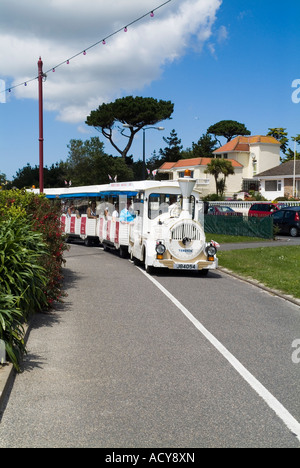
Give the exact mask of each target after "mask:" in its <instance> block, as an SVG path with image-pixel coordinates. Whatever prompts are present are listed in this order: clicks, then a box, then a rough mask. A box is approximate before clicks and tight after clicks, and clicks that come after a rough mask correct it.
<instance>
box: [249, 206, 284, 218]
mask: <svg viewBox="0 0 300 468" xmlns="http://www.w3.org/2000/svg"><path fill="white" fill-rule="evenodd" d="M279 209H280V208H279V206H278V204H277V203H271V202H270V203H268V202H259V203H254V204H253V205H251V207H250V210H249V212H248V216H256V217H258V218H263V217H265V216H270V215H271V214H272V213H274V212H275V211H278V210H279Z"/></svg>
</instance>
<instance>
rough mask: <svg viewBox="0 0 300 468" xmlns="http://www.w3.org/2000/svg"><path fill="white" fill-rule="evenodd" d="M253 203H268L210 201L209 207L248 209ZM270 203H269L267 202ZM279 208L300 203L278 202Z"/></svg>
mask: <svg viewBox="0 0 300 468" xmlns="http://www.w3.org/2000/svg"><path fill="white" fill-rule="evenodd" d="M254 203H268V202H263V201H262V202H261V201H255V200H254V201H243V200H230V201H210V202H209V204H210V205H220V206H230V207H231V208H243V209H248V210H249V208H250V206H251V205H253V204H254ZM269 203H271V202H269ZM278 204H279V205H281V206H300V201H280V202H278Z"/></svg>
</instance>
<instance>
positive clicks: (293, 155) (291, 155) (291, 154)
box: [282, 134, 300, 162]
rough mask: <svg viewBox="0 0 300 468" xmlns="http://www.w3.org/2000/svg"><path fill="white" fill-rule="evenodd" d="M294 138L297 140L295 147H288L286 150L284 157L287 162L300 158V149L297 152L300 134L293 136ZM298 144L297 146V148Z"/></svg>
mask: <svg viewBox="0 0 300 468" xmlns="http://www.w3.org/2000/svg"><path fill="white" fill-rule="evenodd" d="M292 140H293V141H294V142H296V145H294V148H293V149H291V148H288V149H287V150H286V152H285V158H283V159H282V161H283V162H287V161H290V160H293V159H300V153H298V151H296V152H295V149H296V148H297V144H299V143H300V135H299V134H298V135H297V136H295V137H292ZM295 146H296V148H295Z"/></svg>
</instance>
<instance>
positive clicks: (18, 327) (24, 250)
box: [0, 190, 66, 368]
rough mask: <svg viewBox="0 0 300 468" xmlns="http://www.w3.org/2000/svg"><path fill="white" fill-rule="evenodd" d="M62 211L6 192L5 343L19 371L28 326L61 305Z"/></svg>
mask: <svg viewBox="0 0 300 468" xmlns="http://www.w3.org/2000/svg"><path fill="white" fill-rule="evenodd" d="M65 249H66V244H65V241H64V235H63V233H62V231H61V227H60V206H59V205H57V206H56V205H55V204H52V203H51V202H50V201H49V200H47V199H46V198H45V197H44V196H37V195H34V194H33V193H27V192H25V191H19V190H12V191H0V339H2V340H3V341H4V342H5V345H6V351H7V354H8V356H9V358H10V360H11V361H12V362H13V364H14V366H15V367H16V368H18V362H19V358H20V354H21V353H22V352H23V351H24V349H25V348H24V343H23V340H22V324H23V323H24V322H25V321H26V320H28V317H29V316H30V314H32V313H34V312H38V311H41V310H43V309H46V308H48V307H51V306H52V304H53V302H54V301H60V300H61V295H62V292H61V284H62V264H63V263H64V258H63V252H64V250H65Z"/></svg>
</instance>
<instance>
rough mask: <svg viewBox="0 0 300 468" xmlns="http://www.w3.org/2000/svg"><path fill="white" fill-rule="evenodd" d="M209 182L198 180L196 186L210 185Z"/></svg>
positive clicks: (207, 180)
mask: <svg viewBox="0 0 300 468" xmlns="http://www.w3.org/2000/svg"><path fill="white" fill-rule="evenodd" d="M209 182H210V180H209V179H197V180H196V186H197V185H209Z"/></svg>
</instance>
